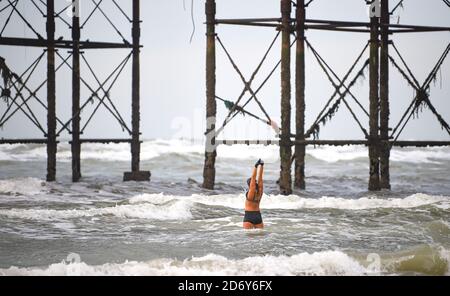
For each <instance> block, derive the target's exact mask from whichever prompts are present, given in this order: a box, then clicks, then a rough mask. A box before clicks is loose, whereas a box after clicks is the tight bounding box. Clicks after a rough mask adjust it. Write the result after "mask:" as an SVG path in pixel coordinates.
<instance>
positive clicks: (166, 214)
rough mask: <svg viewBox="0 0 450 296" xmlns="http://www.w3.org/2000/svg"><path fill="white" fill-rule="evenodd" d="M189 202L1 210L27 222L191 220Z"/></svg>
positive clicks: (8, 215)
mask: <svg viewBox="0 0 450 296" xmlns="http://www.w3.org/2000/svg"><path fill="white" fill-rule="evenodd" d="M190 208H191V206H190V202H189V201H177V202H174V203H170V204H166V205H154V204H150V203H146V204H136V205H116V206H114V207H105V208H89V209H73V210H72V209H71V210H53V209H10V210H0V215H1V216H6V217H10V218H19V219H26V220H44V221H45V220H65V219H74V218H83V217H97V216H115V217H119V218H131V219H136V218H137V219H149V220H186V219H191V218H192V214H191V212H190Z"/></svg>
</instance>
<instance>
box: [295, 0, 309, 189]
mask: <svg viewBox="0 0 450 296" xmlns="http://www.w3.org/2000/svg"><path fill="white" fill-rule="evenodd" d="M296 20H297V26H296V32H297V50H296V65H295V71H296V75H295V101H296V112H295V115H296V119H295V126H296V136H295V139H296V140H297V141H303V140H305V20H306V9H305V0H297V9H296ZM305 156H306V146H305V145H298V144H297V145H295V181H294V186H295V187H297V188H299V189H305V188H306V183H305Z"/></svg>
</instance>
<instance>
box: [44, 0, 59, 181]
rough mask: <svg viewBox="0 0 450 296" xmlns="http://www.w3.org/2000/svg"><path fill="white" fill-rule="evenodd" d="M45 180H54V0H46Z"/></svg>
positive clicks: (55, 144) (55, 148)
mask: <svg viewBox="0 0 450 296" xmlns="http://www.w3.org/2000/svg"><path fill="white" fill-rule="evenodd" d="M46 27H47V108H48V110H47V181H48V182H52V181H55V180H56V152H57V143H56V82H55V2H54V0H47V24H46Z"/></svg>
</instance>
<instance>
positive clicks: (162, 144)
mask: <svg viewBox="0 0 450 296" xmlns="http://www.w3.org/2000/svg"><path fill="white" fill-rule="evenodd" d="M203 153H204V146H203V142H193V141H187V140H151V141H145V142H143V144H142V151H141V159H142V160H143V161H146V160H151V159H154V158H158V157H161V156H164V155H168V154H178V155H185V156H191V157H192V156H198V157H201V156H202V155H203ZM218 155H219V157H220V158H230V159H240V160H246V159H254V158H255V155H258V157H260V158H264V159H265V160H266V161H267V162H276V161H278V159H279V151H278V149H277V147H276V146H267V147H265V146H246V145H236V146H219V148H218ZM307 155H309V156H310V157H312V158H314V159H317V160H319V161H324V162H329V163H333V162H339V161H351V160H357V159H367V156H368V153H367V149H366V148H365V147H360V146H353V147H318V148H313V147H308V149H307ZM81 157H82V159H84V160H99V161H129V160H130V147H129V145H128V144H126V143H122V144H115V145H103V144H92V143H91V144H85V145H83V149H82V153H81ZM45 158H46V148H45V147H44V146H39V145H22V144H21V145H9V146H1V147H0V161H30V160H32V161H42V160H45ZM70 159H71V152H70V146H69V144H67V143H62V144H60V146H59V149H58V160H59V161H64V162H68V161H70ZM391 160H392V161H394V162H407V163H436V162H442V161H448V160H450V149H448V148H427V149H419V148H405V149H396V148H395V149H393V150H392V153H391Z"/></svg>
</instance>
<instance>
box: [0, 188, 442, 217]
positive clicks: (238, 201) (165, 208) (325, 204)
mask: <svg viewBox="0 0 450 296" xmlns="http://www.w3.org/2000/svg"><path fill="white" fill-rule="evenodd" d="M243 202H244V195H214V196H204V195H191V196H187V197H185V196H174V195H164V194H142V195H138V196H135V197H132V198H130V199H129V200H127V201H126V203H127V204H119V205H115V206H113V207H103V208H86V209H65V210H56V209H2V210H0V216H6V217H9V218H18V219H25V220H64V219H75V218H83V217H95V216H115V217H119V218H130V219H149V220H190V219H193V218H194V216H193V214H192V209H193V208H194V207H195V206H196V204H202V205H205V206H223V207H227V208H232V209H237V210H242V208H243ZM422 206H434V207H437V208H441V209H445V210H446V209H448V208H449V202H448V198H447V197H439V196H431V195H427V194H414V195H411V196H408V197H406V198H403V199H402V198H389V199H380V198H370V197H364V198H360V199H345V198H338V197H322V198H318V199H313V198H302V197H299V196H296V195H291V196H281V195H269V196H264V197H263V199H262V201H261V207H262V208H263V210H264V209H268V210H270V209H284V210H300V209H338V210H366V209H378V208H402V209H409V208H417V207H422Z"/></svg>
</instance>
